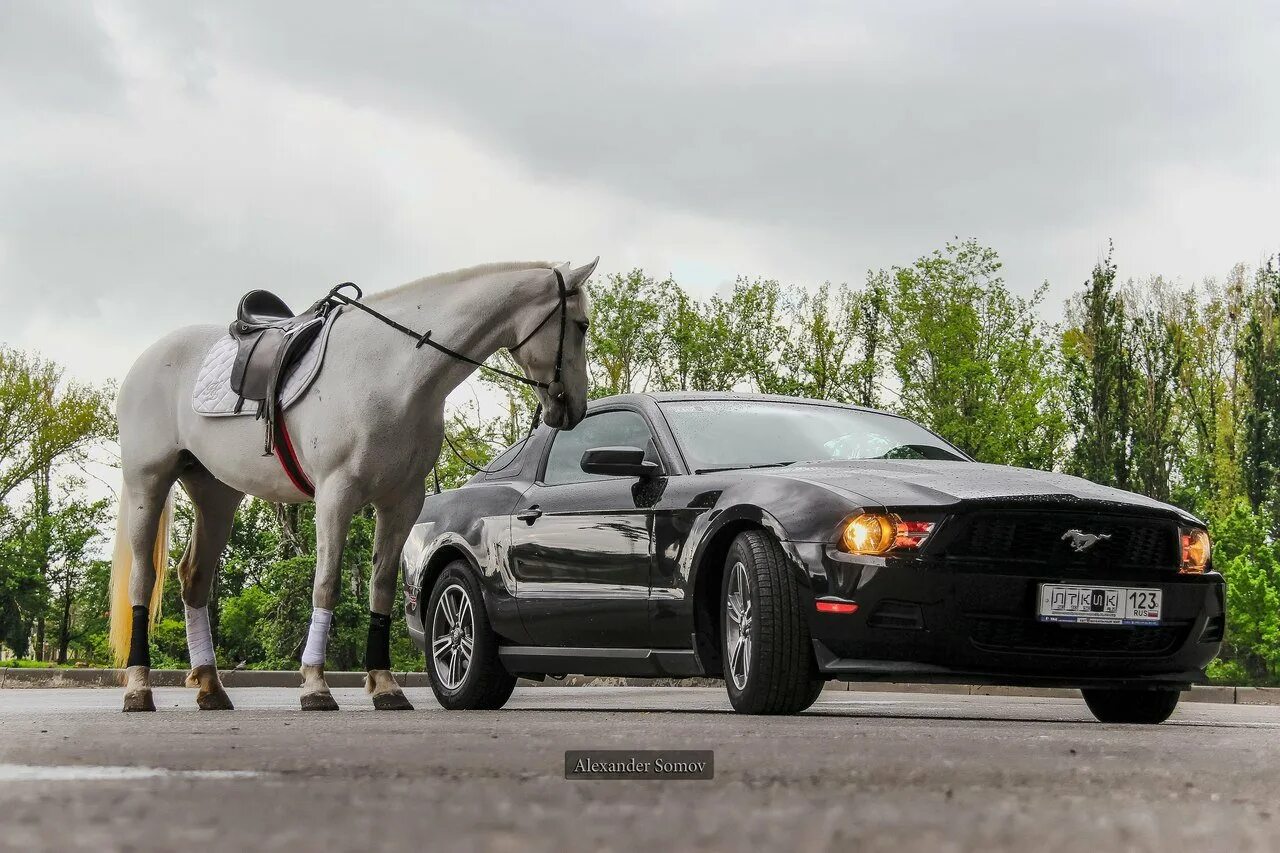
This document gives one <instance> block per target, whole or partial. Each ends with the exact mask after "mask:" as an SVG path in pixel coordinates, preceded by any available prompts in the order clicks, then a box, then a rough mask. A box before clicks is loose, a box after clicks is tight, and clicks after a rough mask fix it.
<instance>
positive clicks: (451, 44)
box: [0, 2, 1280, 376]
mask: <svg viewBox="0 0 1280 853" xmlns="http://www.w3.org/2000/svg"><path fill="white" fill-rule="evenodd" d="M1277 30H1280V21H1278V20H1277V14H1276V12H1275V11H1273V9H1272V8H1271V7H1268V6H1262V5H1250V4H1236V5H1233V6H1231V7H1230V9H1226V10H1224V9H1209V8H1206V7H1200V6H1194V5H1181V4H1156V5H1153V4H1126V5H1117V4H1111V3H1107V4H1101V3H1079V4H1038V3H1021V2H1019V3H1015V2H1008V3H993V4H963V5H956V4H942V3H936V4H929V3H926V4H915V3H913V4H856V5H852V4H829V3H822V4H812V5H807V6H795V5H787V6H785V7H783V6H778V5H776V4H762V3H741V4H734V5H732V6H727V5H721V4H712V3H704V2H694V3H662V4H649V3H631V4H598V3H586V2H581V3H557V4H507V3H476V4H461V3H459V4H451V3H441V4H414V5H410V4H362V5H361V6H360V7H358V8H357V7H352V6H350V5H347V4H337V3H323V2H307V3H293V2H289V3H283V2H277V3H271V4H261V3H245V2H228V3H219V4H217V5H207V4H202V5H198V6H191V5H185V4H168V3H123V4H102V5H98V6H95V7H93V8H92V10H86V9H85V8H83V7H68V6H61V5H57V4H53V5H50V4H24V5H21V6H16V5H15V6H13V7H11V8H10V9H9V10H8V11H7V13H6V27H5V28H3V30H0V106H3V109H4V112H3V113H2V114H0V121H2V122H3V125H4V126H3V130H4V134H3V140H4V141H3V142H0V197H2V198H3V200H4V203H3V204H2V205H0V282H3V283H2V284H0V339H3V340H7V341H9V342H12V343H18V344H21V345H25V346H40V347H41V348H42V349H44V350H45V351H46V352H47V353H48V354H49V355H51V356H53V357H56V358H64V359H67V360H70V361H72V362H73V363H72V367H73V370H77V371H81V372H87V373H88V374H89V375H93V376H107V375H114V376H119V375H120V374H121V373H122V372H123V370H124V369H125V367H127V358H126V357H125V355H124V354H125V353H127V352H129V351H130V350H131V348H136V349H133V351H140V349H141V348H142V346H144V345H145V343H146V342H147V341H149V340H150V339H152V338H154V337H156V336H158V335H159V334H161V333H162V332H164V331H165V330H167V329H168V328H172V327H173V326H176V325H181V324H183V323H190V322H212V321H217V322H223V321H224V319H225V317H226V316H227V315H229V313H230V308H231V306H232V305H233V303H234V299H235V297H236V296H237V295H238V294H239V293H240V292H243V291H244V290H246V289H248V288H250V287H255V286H267V287H272V288H273V289H279V290H281V291H282V292H284V293H285V295H286V296H288V297H289V298H290V299H292V300H295V301H297V302H299V303H305V302H308V301H310V300H311V299H313V298H315V295H316V294H317V293H318V292H321V291H322V290H323V289H325V288H326V287H327V286H328V285H329V284H330V283H332V282H335V281H339V280H343V279H346V278H351V279H355V280H357V281H360V282H362V283H367V284H370V285H372V286H374V287H381V286H386V285H391V284H395V283H398V282H401V281H404V280H407V279H410V278H413V277H416V276H418V275H422V274H425V273H428V272H432V271H436V270H440V269H447V268H450V267H456V266H461V265H464V264H468V263H473V262H477V261H484V260H496V259H500V258H519V257H543V256H551V257H567V258H568V257H571V258H576V259H581V258H585V257H590V256H593V255H595V254H601V255H603V261H602V269H604V270H622V269H626V268H629V267H631V266H636V265H643V266H645V267H648V268H651V269H652V270H654V271H655V272H659V273H665V272H667V271H674V272H676V273H677V274H679V275H682V276H687V278H686V281H689V282H690V283H692V284H693V285H694V286H695V287H696V288H699V289H701V290H702V291H703V292H707V291H709V290H710V289H712V288H714V287H716V286H718V285H720V284H722V283H723V282H725V281H729V280H732V278H733V276H734V275H735V274H739V273H743V274H762V275H770V276H778V277H782V278H785V279H790V280H794V281H798V282H801V283H816V282H819V281H822V280H825V279H831V280H836V281H840V280H849V281H855V282H856V281H860V280H861V278H862V277H863V275H864V273H865V270H866V269H867V268H868V267H880V266H887V265H890V264H894V263H906V262H909V261H910V260H911V259H912V258H913V257H914V256H916V255H918V254H920V253H922V252H925V251H928V250H930V249H932V248H934V247H936V246H938V245H940V244H941V243H942V242H944V241H945V240H947V239H949V238H952V237H954V236H961V237H965V236H970V235H972V236H976V237H978V238H979V239H981V240H983V241H984V242H986V243H989V244H991V245H993V246H994V247H995V248H997V249H998V250H999V251H1000V252H1001V254H1002V256H1003V257H1004V258H1005V260H1006V262H1007V272H1008V275H1009V279H1010V281H1011V282H1012V283H1013V284H1014V286H1015V287H1017V288H1019V289H1021V290H1024V291H1026V290H1029V289H1030V288H1031V287H1033V286H1035V285H1036V284H1038V283H1039V282H1040V281H1042V280H1045V279H1048V280H1050V281H1051V282H1052V284H1053V286H1054V289H1053V296H1054V298H1055V299H1056V298H1059V297H1061V296H1062V295H1065V293H1066V292H1067V291H1068V289H1070V288H1072V287H1074V286H1075V285H1076V284H1077V283H1078V282H1079V281H1080V280H1082V279H1083V278H1084V277H1085V276H1086V275H1087V274H1088V270H1089V267H1090V266H1091V265H1092V263H1093V261H1094V260H1095V259H1096V257H1097V256H1098V254H1099V253H1100V252H1101V251H1102V250H1103V248H1104V247H1105V243H1106V240H1107V238H1108V237H1113V238H1114V239H1115V240H1116V244H1117V252H1118V258H1119V260H1120V263H1121V270H1122V274H1135V275H1138V274H1146V273H1156V272H1160V273H1164V274H1166V275H1171V276H1177V275H1182V276H1184V277H1185V278H1186V280H1188V281H1194V280H1196V279H1198V278H1199V277H1201V276H1203V275H1207V274H1211V273H1224V272H1225V271H1226V270H1227V269H1229V268H1230V266H1231V265H1232V264H1233V263H1235V262H1237V261H1240V260H1244V261H1246V262H1251V263H1256V262H1257V261H1258V260H1259V258H1260V256H1261V255H1262V254H1263V253H1265V252H1267V251H1269V250H1274V249H1275V248H1278V246H1276V245H1273V244H1275V243H1276V242H1277V228H1276V225H1277V222H1276V219H1275V216H1274V213H1273V211H1274V198H1273V195H1274V193H1273V188H1274V187H1275V186H1277V185H1278V184H1280V156H1278V155H1277V154H1276V153H1275V149H1274V146H1273V145H1271V143H1270V141H1271V140H1272V139H1274V138H1275V137H1276V135H1277V131H1280V108H1278V107H1277V106H1276V105H1275V103H1274V99H1273V98H1272V97H1271V96H1270V95H1269V93H1267V92H1266V91H1265V89H1266V86H1267V84H1268V83H1269V82H1270V81H1273V80H1274V79H1276V76H1277V73H1278V72H1280V61H1277V60H1276V59H1275V58H1274V56H1273V55H1272V53H1273V51H1272V50H1271V49H1270V48H1271V47H1272V46H1273V45H1274V44H1275V42H1276V40H1277V39H1276V37H1277V35H1280V33H1278V32H1277ZM120 316H124V317H129V318H132V319H133V323H132V324H131V327H130V328H129V329H128V330H127V331H126V330H124V329H122V328H121V326H120V325H119V324H118V323H117V322H116V320H117V319H118V318H119V317H120ZM61 317H69V318H73V320H74V323H75V326H74V327H75V328H76V330H77V332H76V337H77V340H76V343H75V345H74V346H72V345H69V344H67V343H64V342H59V340H58V335H56V334H53V333H51V330H56V329H57V328H58V318H61ZM94 352H98V353H101V357H96V358H95V357H94V355H93V353H94Z"/></svg>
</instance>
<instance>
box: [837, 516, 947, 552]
mask: <svg viewBox="0 0 1280 853" xmlns="http://www.w3.org/2000/svg"><path fill="white" fill-rule="evenodd" d="M932 532H933V522H932V521H904V520H903V519H901V518H899V517H898V516H896V515H893V514H892V513H883V512H864V513H862V514H861V515H858V516H855V517H854V518H851V519H850V520H849V521H847V522H846V523H845V526H844V530H842V531H841V532H840V540H841V542H842V544H843V545H844V547H845V550H847V551H849V552H850V553H853V554H884V553H886V552H888V551H891V550H894V549H902V550H915V549H917V548H919V547H920V546H921V545H923V544H924V541H925V540H926V539H928V538H929V534H930V533H932Z"/></svg>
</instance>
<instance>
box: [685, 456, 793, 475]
mask: <svg viewBox="0 0 1280 853" xmlns="http://www.w3.org/2000/svg"><path fill="white" fill-rule="evenodd" d="M794 464H796V460H794V459H792V460H791V461H790V462H757V463H755V464H754V465H725V466H724V467H722V468H697V469H695V470H694V472H693V473H695V474H714V473H716V472H717V471H742V470H744V469H747V468H785V467H787V466H788V465H794Z"/></svg>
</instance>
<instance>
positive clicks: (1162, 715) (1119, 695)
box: [1080, 687, 1181, 725]
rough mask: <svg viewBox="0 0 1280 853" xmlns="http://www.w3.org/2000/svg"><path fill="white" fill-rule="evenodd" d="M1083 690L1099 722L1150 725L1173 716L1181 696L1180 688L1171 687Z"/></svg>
mask: <svg viewBox="0 0 1280 853" xmlns="http://www.w3.org/2000/svg"><path fill="white" fill-rule="evenodd" d="M1080 692H1081V693H1083V694H1084V702H1085V704H1086V705H1088V706H1089V710H1090V711H1092V712H1093V715H1094V716H1095V717H1097V718H1098V722H1101V723H1142V724H1146V725H1155V724H1156V723H1163V722H1164V721H1165V720H1167V719H1169V715H1170V714H1172V713H1173V709H1174V708H1176V707H1178V699H1179V698H1180V696H1181V693H1180V691H1178V690H1172V689H1170V688H1167V687H1162V688H1158V689H1155V690H1142V689H1137V690H1132V689H1129V690H1126V689H1119V688H1109V687H1106V688H1104V687H1094V688H1090V689H1086V690H1081V691H1080Z"/></svg>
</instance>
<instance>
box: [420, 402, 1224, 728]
mask: <svg viewBox="0 0 1280 853" xmlns="http://www.w3.org/2000/svg"><path fill="white" fill-rule="evenodd" d="M405 584H406V593H407V596H406V599H407V606H406V609H407V617H408V624H409V630H410V632H411V634H412V635H413V637H414V639H415V641H416V642H417V643H418V644H419V645H420V646H421V647H423V648H424V649H426V651H427V661H428V666H427V670H428V672H429V674H430V679H431V684H432V687H433V689H434V691H435V694H436V696H437V697H438V698H439V700H440V702H441V703H442V704H443V705H444V706H445V707H447V708H498V707H501V706H502V704H503V703H504V702H505V701H506V700H507V698H508V696H510V694H511V690H512V688H513V686H514V684H515V679H516V676H525V677H530V678H537V679H541V678H544V677H546V676H548V675H552V676H555V675H563V674H567V673H580V674H586V675H615V676H677V677H678V676H716V677H723V678H724V680H725V683H726V686H727V688H728V691H729V698H730V700H731V702H732V703H733V707H734V708H736V709H737V710H738V711H742V712H746V713H793V712H797V711H800V710H803V709H804V708H807V707H808V706H809V705H810V704H812V703H813V701H814V700H815V699H816V698H817V696H818V693H819V691H820V690H821V688H822V685H823V682H824V681H827V680H830V679H842V680H850V681H877V680H878V681H892V680H899V681H928V682H962V683H985V684H1014V685H1031V686H1037V685H1039V686H1067V687H1076V688H1080V689H1081V690H1082V691H1083V693H1084V697H1085V700H1086V701H1087V702H1088V704H1089V707H1090V709H1091V710H1092V711H1093V713H1094V715H1095V716H1097V717H1098V719H1100V720H1104V721H1116V722H1148V723H1155V722H1160V721H1162V720H1164V719H1166V718H1167V717H1168V716H1169V714H1171V713H1172V712H1173V709H1174V707H1175V706H1176V704H1177V702H1178V697H1179V692H1180V691H1181V690H1183V689H1185V688H1186V687H1187V686H1188V685H1189V684H1191V683H1192V682H1193V681H1195V680H1197V679H1199V678H1200V676H1201V674H1202V668H1203V667H1204V666H1205V665H1206V664H1207V663H1208V662H1209V661H1210V660H1212V659H1213V657H1214V656H1215V655H1216V654H1217V652H1218V648H1219V646H1220V645H1221V641H1222V634H1223V624H1224V618H1223V584H1222V578H1221V576H1220V575H1218V574H1216V573H1215V572H1214V571H1213V566H1212V562H1211V561H1210V549H1209V538H1208V534H1207V533H1206V532H1205V528H1204V525H1203V524H1202V523H1201V522H1200V521H1198V520H1197V519H1195V518H1194V517H1192V516H1190V515H1188V514H1187V513H1185V512H1183V511H1182V510H1179V509H1177V508H1175V507H1172V506H1169V505H1167V504H1163V503H1160V502H1157V501H1154V500H1150V499H1148V498H1145V497H1142V496H1140V495H1136V494H1132V493H1130V492H1124V491H1119V490H1117V489H1112V488H1105V487H1102V486H1098V485H1095V484H1093V483H1090V482H1088V481H1086V480H1081V479H1078V478H1076V477H1069V476H1065V475H1062V474H1051V473H1046V472H1043V471H1032V470H1026V469H1021V468H1010V467H1005V466H1000V465H984V464H980V463H977V462H974V461H972V460H971V459H970V458H969V457H967V456H966V455H965V454H964V453H963V452H961V451H960V450H958V449H957V448H955V447H953V446H952V445H950V444H948V443H947V442H946V441H944V440H943V439H941V438H939V437H938V436H937V435H934V434H933V433H932V432H930V431H928V430H926V429H924V428H923V427H921V426H919V425H918V424H916V423H914V422H912V421H910V420H907V419H906V418H902V417H898V416H896V415H891V414H887V413H884V412H878V411H874V410H870V409H863V408H857V407H853V406H845V405H837V404H833V403H827V402H821V401H816V400H800V399H794V398H786V397H772V396H759V395H737V394H705V393H666V394H634V395H622V396H616V397H609V398H605V399H601V400H596V401H595V402H594V403H592V404H591V407H590V409H589V411H588V414H587V417H586V419H585V420H584V421H583V422H582V423H581V424H579V425H578V426H577V427H576V428H575V429H573V430H572V431H557V430H554V429H550V428H548V427H545V426H543V427H539V428H538V429H537V430H536V431H534V432H533V434H532V436H531V437H530V438H529V439H528V440H527V441H525V442H521V443H519V444H517V445H515V446H513V447H511V448H509V449H508V450H507V451H505V452H504V453H503V454H501V455H500V456H499V457H498V458H497V459H496V460H495V461H494V462H492V463H491V464H490V465H489V466H488V468H487V472H486V473H483V474H479V475H477V476H476V477H474V478H473V479H472V480H471V481H470V482H468V483H467V484H466V485H465V486H463V487H462V488H459V489H454V490H452V491H448V492H444V493H443V494H439V495H433V496H430V497H428V498H427V500H426V503H425V504H424V506H423V509H422V515H421V517H420V518H419V519H418V523H417V525H416V526H415V528H414V531H413V534H412V536H411V537H410V539H409V544H408V545H407V546H406V548H405Z"/></svg>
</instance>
